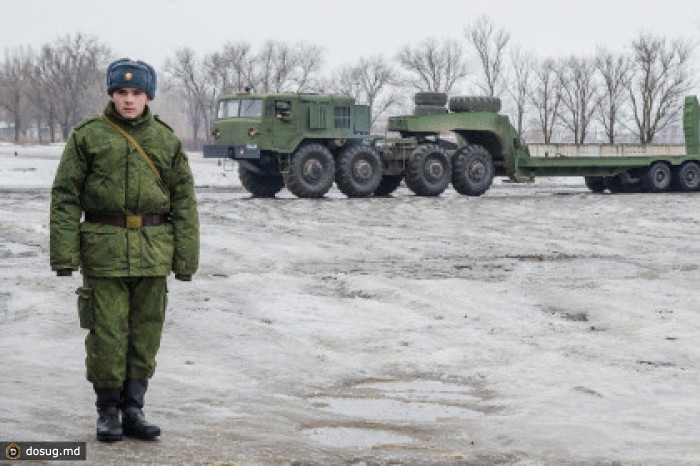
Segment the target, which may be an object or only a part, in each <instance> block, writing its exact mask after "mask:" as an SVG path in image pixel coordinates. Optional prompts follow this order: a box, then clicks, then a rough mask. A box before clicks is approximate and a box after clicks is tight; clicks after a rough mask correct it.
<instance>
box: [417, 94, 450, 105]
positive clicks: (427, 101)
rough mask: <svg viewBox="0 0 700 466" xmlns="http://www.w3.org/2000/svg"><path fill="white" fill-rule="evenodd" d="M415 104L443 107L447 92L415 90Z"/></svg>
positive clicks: (445, 102)
mask: <svg viewBox="0 0 700 466" xmlns="http://www.w3.org/2000/svg"><path fill="white" fill-rule="evenodd" d="M413 101H414V102H415V104H416V105H438V106H440V107H444V106H445V105H446V104H447V94H445V93H444V92H416V94H415V95H414V96H413Z"/></svg>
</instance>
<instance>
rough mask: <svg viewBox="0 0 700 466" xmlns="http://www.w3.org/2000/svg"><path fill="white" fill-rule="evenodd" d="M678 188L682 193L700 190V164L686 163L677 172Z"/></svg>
mask: <svg viewBox="0 0 700 466" xmlns="http://www.w3.org/2000/svg"><path fill="white" fill-rule="evenodd" d="M676 186H677V187H678V189H679V190H681V191H698V190H700V164H698V163H697V162H686V163H684V164H683V165H682V166H681V168H679V169H678V171H677V172H676Z"/></svg>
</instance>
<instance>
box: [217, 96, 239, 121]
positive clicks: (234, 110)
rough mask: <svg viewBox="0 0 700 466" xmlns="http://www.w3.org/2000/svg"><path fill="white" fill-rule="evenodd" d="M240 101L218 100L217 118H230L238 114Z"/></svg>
mask: <svg viewBox="0 0 700 466" xmlns="http://www.w3.org/2000/svg"><path fill="white" fill-rule="evenodd" d="M240 103H241V101H240V100H222V101H221V102H219V113H218V114H217V117H218V118H231V117H237V116H238V107H239V106H240V105H239V104H240Z"/></svg>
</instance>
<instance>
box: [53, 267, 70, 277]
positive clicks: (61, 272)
mask: <svg viewBox="0 0 700 466" xmlns="http://www.w3.org/2000/svg"><path fill="white" fill-rule="evenodd" d="M71 275H73V271H72V270H71V269H61V270H56V276H58V277H70V276H71Z"/></svg>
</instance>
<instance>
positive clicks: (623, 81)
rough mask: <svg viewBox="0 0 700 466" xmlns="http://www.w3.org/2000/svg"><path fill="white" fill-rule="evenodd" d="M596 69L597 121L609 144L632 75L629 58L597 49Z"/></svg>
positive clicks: (621, 114)
mask: <svg viewBox="0 0 700 466" xmlns="http://www.w3.org/2000/svg"><path fill="white" fill-rule="evenodd" d="M595 63H596V69H597V71H598V73H599V75H600V78H601V83H602V86H601V95H600V101H599V103H598V119H599V120H600V122H601V123H602V124H603V127H604V128H605V135H606V136H607V138H608V142H609V143H610V144H614V143H615V136H616V135H617V126H618V123H619V122H620V120H621V119H622V117H623V112H624V105H625V97H626V95H627V89H628V87H629V80H630V77H631V73H632V62H631V61H630V58H629V56H627V55H625V54H622V53H612V52H609V51H608V50H606V49H604V48H598V50H597V51H596V57H595Z"/></svg>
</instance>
